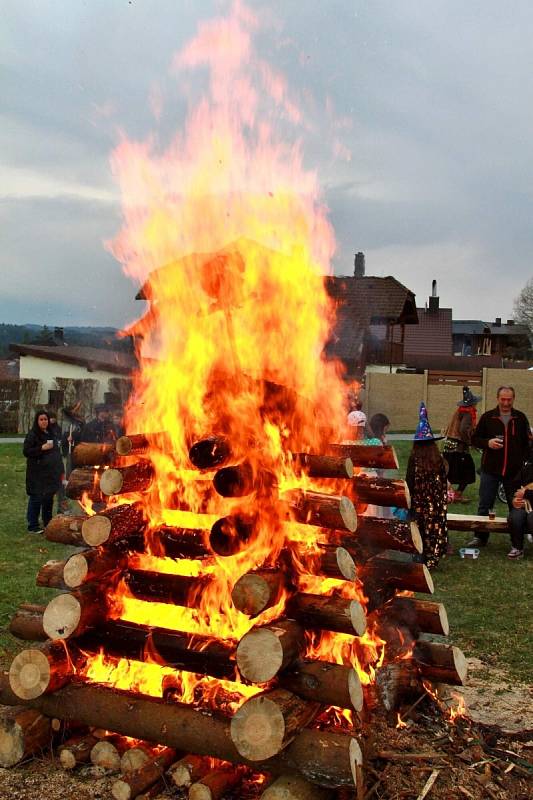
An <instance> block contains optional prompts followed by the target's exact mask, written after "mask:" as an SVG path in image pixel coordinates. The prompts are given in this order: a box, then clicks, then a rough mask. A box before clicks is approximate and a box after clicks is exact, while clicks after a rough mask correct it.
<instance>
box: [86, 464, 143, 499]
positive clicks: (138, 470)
mask: <svg viewBox="0 0 533 800" xmlns="http://www.w3.org/2000/svg"><path fill="white" fill-rule="evenodd" d="M153 479H154V468H153V465H152V463H151V462H150V461H138V462H137V464H131V465H130V466H129V467H120V468H117V469H116V468H114V467H110V468H109V469H106V470H104V471H103V472H102V474H101V476H100V483H99V486H100V491H101V492H102V494H104V495H107V496H110V495H117V494H128V493H129V492H146V491H147V490H148V489H149V488H150V485H151V483H152V481H153Z"/></svg>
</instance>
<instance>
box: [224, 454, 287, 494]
mask: <svg viewBox="0 0 533 800" xmlns="http://www.w3.org/2000/svg"><path fill="white" fill-rule="evenodd" d="M276 484H277V480H276V476H275V475H274V474H273V473H271V472H268V471H266V470H254V468H253V467H252V465H251V464H250V463H249V462H247V461H245V462H244V463H242V464H238V465H236V466H231V467H222V469H219V470H218V471H217V473H216V475H215V477H214V478H213V486H214V488H215V491H216V492H217V493H218V494H219V495H220V496H221V497H245V496H246V495H248V494H251V493H252V492H255V493H256V494H257V495H258V496H259V497H265V496H267V495H270V494H271V493H272V491H273V490H274V488H275V486H276Z"/></svg>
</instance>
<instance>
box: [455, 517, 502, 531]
mask: <svg viewBox="0 0 533 800" xmlns="http://www.w3.org/2000/svg"><path fill="white" fill-rule="evenodd" d="M447 517H448V530H449V531H467V532H468V533H477V532H478V531H480V532H481V533H508V532H509V523H508V521H507V517H496V518H495V519H489V517H481V516H478V515H475V514H450V513H448V515H447Z"/></svg>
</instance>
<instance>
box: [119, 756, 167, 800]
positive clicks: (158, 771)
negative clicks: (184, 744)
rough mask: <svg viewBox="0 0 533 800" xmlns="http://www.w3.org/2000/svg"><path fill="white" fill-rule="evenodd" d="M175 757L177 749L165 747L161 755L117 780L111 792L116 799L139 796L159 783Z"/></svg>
mask: <svg viewBox="0 0 533 800" xmlns="http://www.w3.org/2000/svg"><path fill="white" fill-rule="evenodd" d="M175 759H176V751H175V750H174V749H173V748H171V747H165V748H164V749H163V751H162V752H161V753H159V755H157V756H155V757H154V758H150V759H149V760H148V762H147V763H146V764H143V766H142V767H139V769H136V770H134V771H133V772H130V773H129V774H128V775H124V776H123V777H122V778H120V779H119V780H118V781H115V782H114V784H113V786H112V789H111V794H112V795H113V797H114V798H115V800H130V798H134V797H137V795H139V794H141V792H144V791H146V790H147V789H149V788H150V786H153V785H154V783H157V781H158V780H159V779H160V778H161V777H162V776H163V775H164V774H165V772H166V770H167V769H168V767H170V765H171V764H172V763H173V762H174V761H175Z"/></svg>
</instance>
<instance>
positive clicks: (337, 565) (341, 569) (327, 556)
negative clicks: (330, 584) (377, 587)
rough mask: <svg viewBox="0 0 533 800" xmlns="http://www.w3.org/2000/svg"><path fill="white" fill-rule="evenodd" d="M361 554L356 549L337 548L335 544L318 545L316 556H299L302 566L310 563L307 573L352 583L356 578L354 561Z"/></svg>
mask: <svg viewBox="0 0 533 800" xmlns="http://www.w3.org/2000/svg"><path fill="white" fill-rule="evenodd" d="M360 557H361V554H360V553H359V551H358V550H357V548H350V549H348V548H346V547H338V546H337V545H336V544H319V545H318V549H317V553H316V555H312V556H311V557H310V558H309V557H307V558H306V556H305V554H303V555H301V556H300V555H299V559H300V560H301V562H302V564H303V565H304V566H306V562H308V561H309V562H310V565H309V569H307V571H308V572H311V573H312V574H319V575H325V576H327V577H328V578H336V579H337V580H346V581H354V580H355V579H356V577H357V566H356V561H357V560H359V559H360ZM306 568H307V567H306Z"/></svg>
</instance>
